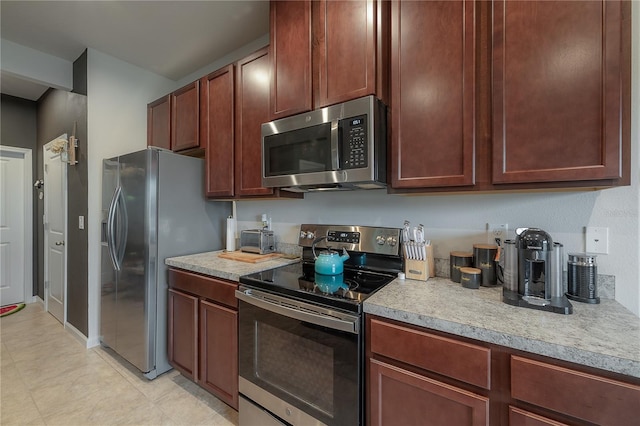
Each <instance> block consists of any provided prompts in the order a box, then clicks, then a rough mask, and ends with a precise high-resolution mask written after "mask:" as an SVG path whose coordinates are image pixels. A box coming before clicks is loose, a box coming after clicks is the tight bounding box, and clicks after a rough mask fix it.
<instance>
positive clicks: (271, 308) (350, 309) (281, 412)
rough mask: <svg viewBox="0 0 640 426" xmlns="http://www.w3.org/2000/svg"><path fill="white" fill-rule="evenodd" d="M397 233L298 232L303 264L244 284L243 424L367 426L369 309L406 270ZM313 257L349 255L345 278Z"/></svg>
mask: <svg viewBox="0 0 640 426" xmlns="http://www.w3.org/2000/svg"><path fill="white" fill-rule="evenodd" d="M400 231H401V230H400V229H399V228H381V227H368V226H345V225H312V224H304V225H301V226H300V235H299V239H298V244H299V245H300V246H301V247H302V262H300V263H297V264H292V265H287V266H283V267H280V268H276V269H272V270H269V271H264V272H259V273H256V274H251V275H246V276H243V277H240V287H239V289H238V291H237V292H236V296H237V297H238V299H239V305H238V311H239V333H238V338H239V342H238V343H239V372H240V377H239V388H240V408H239V412H240V414H239V420H240V425H241V426H245V425H255V424H260V425H283V424H285V425H286V424H291V425H305V426H306V425H362V424H364V423H365V419H364V344H363V336H364V330H363V325H364V321H363V320H362V303H363V302H364V300H365V299H366V298H367V297H368V296H369V295H371V294H373V293H374V292H376V291H377V290H379V289H380V288H382V287H383V286H384V285H386V284H388V283H389V282H391V281H392V280H393V279H394V278H396V276H397V274H398V272H400V271H402V266H403V264H402V262H403V260H402V257H401V256H400V253H401V252H400ZM314 249H315V252H316V253H317V254H318V255H320V256H322V254H325V255H326V252H325V253H323V251H325V250H336V251H342V250H343V249H345V250H346V252H347V254H348V255H349V259H347V260H346V261H345V262H344V265H343V266H344V272H343V273H338V274H333V273H330V274H318V273H316V272H315V269H316V268H315V263H314V261H315V256H314Z"/></svg>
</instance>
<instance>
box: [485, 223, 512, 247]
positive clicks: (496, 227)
mask: <svg viewBox="0 0 640 426" xmlns="http://www.w3.org/2000/svg"><path fill="white" fill-rule="evenodd" d="M508 230H509V224H507V223H487V243H489V244H495V243H496V238H499V239H500V241H501V242H502V241H504V240H506V239H507V231H508Z"/></svg>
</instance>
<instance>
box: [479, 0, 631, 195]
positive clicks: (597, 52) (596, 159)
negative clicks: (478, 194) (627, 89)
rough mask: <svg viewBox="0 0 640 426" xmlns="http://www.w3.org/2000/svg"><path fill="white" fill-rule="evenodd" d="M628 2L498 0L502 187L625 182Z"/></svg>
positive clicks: (496, 164)
mask: <svg viewBox="0 0 640 426" xmlns="http://www.w3.org/2000/svg"><path fill="white" fill-rule="evenodd" d="M621 13H622V2H619V1H580V2H572V1H569V2H567V1H529V2H515V1H495V2H494V7H493V59H492V60H493V146H492V151H493V176H492V177H493V183H498V184H500V183H516V182H559V181H581V180H593V179H617V178H619V177H620V176H621V172H622V170H621V167H620V164H621V161H620V160H621V155H622V132H621V130H622V129H621V118H622V108H623V102H622V91H621V88H622V80H621V79H622V76H623V74H622V73H621V71H622V61H621V59H622V57H621V52H622V49H621V41H622V31H621V29H622V25H621V22H622V19H621V18H622V15H621Z"/></svg>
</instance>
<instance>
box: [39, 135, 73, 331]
mask: <svg viewBox="0 0 640 426" xmlns="http://www.w3.org/2000/svg"><path fill="white" fill-rule="evenodd" d="M60 139H65V140H66V139H67V135H66V134H64V135H62V136H60V137H59V138H56V139H54V140H53V141H51V142H49V143H48V144H46V145H45V146H44V148H43V154H44V155H43V158H44V247H45V253H44V274H45V275H44V280H45V298H46V301H45V305H46V308H47V311H49V312H50V313H51V314H52V315H53V316H54V317H56V318H57V319H58V321H60V322H61V323H63V324H64V323H65V322H66V318H65V313H66V310H65V300H66V288H67V285H66V284H67V276H66V265H67V261H66V259H67V249H66V245H65V244H66V235H67V232H66V231H67V230H66V224H67V163H65V162H64V161H62V159H61V158H60V157H61V155H60V153H57V152H54V151H55V149H53V148H54V147H55V146H56V141H57V140H60Z"/></svg>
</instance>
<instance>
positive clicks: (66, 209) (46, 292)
mask: <svg viewBox="0 0 640 426" xmlns="http://www.w3.org/2000/svg"><path fill="white" fill-rule="evenodd" d="M58 139H68V137H67V134H66V133H63V134H62V135H60V136H58V137H57V138H54V139H52V140H51V141H49V142H47V143H46V144H44V146H43V147H42V176H43V178H44V181H45V182H44V191H43V193H44V197H43V202H44V206H43V209H42V210H43V214H44V216H43V234H44V235H43V236H44V238H43V241H44V244H43V247H42V255H43V259H42V260H43V267H44V279H45V286H44V310H45V312H47V313H49V292H50V288H51V284H50V283H49V285H46V280H47V278H48V273H49V259H48V256H47V248H48V247H49V237H48V235H47V230H46V229H44V223H45V222H46V223H48V219H47V218H46V214H47V213H48V212H47V211H46V207H47V206H46V204H47V203H46V198H47V192H46V191H47V182H46V181H47V179H46V177H45V171H44V167H45V159H46V155H47V151H49V150H50V148H48V147H50V146H51V145H52V144H53V143H54V142H56V141H57V140H58ZM60 161H61V162H62V163H63V165H64V166H63V171H62V175H63V181H64V187H63V189H62V196H63V198H64V202H63V203H62V204H63V206H64V219H63V220H64V239H65V245H64V246H63V247H64V250H63V252H64V265H63V270H64V282H63V284H62V285H63V286H64V289H63V292H64V304H63V307H62V311H63V315H62V318H63V320H62V325H63V326H65V327H66V325H67V296H68V295H67V272H68V271H67V263H68V259H67V253H68V249H67V244H66V242H67V240H68V232H69V230H68V221H69V218H68V213H69V205H68V194H67V191H68V188H67V180H68V172H69V170H68V167H67V165H68V164H67V162H66V161H62V160H60ZM49 314H50V313H49ZM50 315H52V314H50ZM52 316H53V315H52Z"/></svg>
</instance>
